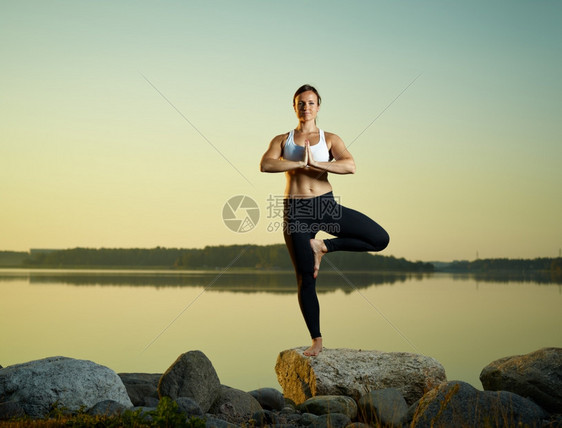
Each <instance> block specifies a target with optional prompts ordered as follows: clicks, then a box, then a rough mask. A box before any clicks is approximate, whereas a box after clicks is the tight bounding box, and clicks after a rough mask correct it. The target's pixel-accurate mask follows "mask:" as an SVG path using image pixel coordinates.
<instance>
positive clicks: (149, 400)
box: [143, 397, 160, 407]
mask: <svg viewBox="0 0 562 428" xmlns="http://www.w3.org/2000/svg"><path fill="white" fill-rule="evenodd" d="M159 403H160V400H159V399H158V397H145V399H144V404H143V407H158V404H159Z"/></svg>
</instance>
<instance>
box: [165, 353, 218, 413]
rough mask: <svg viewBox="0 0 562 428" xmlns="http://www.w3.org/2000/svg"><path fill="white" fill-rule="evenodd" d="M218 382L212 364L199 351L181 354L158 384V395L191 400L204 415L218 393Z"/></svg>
mask: <svg viewBox="0 0 562 428" xmlns="http://www.w3.org/2000/svg"><path fill="white" fill-rule="evenodd" d="M220 387H221V384H220V380H219V377H218V375H217V372H216V371H215V368H214V367H213V364H212V363H211V361H209V359H208V358H207V357H206V356H205V354H203V352H201V351H189V352H186V353H185V354H182V355H180V356H179V357H178V359H177V360H176V361H175V362H174V363H173V364H172V365H171V366H170V368H169V369H168V370H166V373H164V374H163V375H162V377H161V378H160V382H159V383H158V395H159V397H160V398H162V397H165V396H166V397H170V398H171V399H173V400H175V399H176V398H178V397H189V398H193V399H194V400H195V402H196V403H197V404H198V405H199V407H200V409H201V411H202V412H203V413H206V412H207V411H208V410H209V409H210V408H211V405H212V404H213V402H214V401H215V400H216V399H217V397H218V395H219V393H220Z"/></svg>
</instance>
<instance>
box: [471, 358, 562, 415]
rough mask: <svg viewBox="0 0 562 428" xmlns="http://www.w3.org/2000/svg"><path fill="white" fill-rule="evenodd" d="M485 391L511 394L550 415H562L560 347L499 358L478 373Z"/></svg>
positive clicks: (561, 360) (561, 361) (561, 362)
mask: <svg viewBox="0 0 562 428" xmlns="http://www.w3.org/2000/svg"><path fill="white" fill-rule="evenodd" d="M480 381H481V382H482V386H483V387H484V389H485V390H487V391H511V392H513V393H515V394H517V395H520V396H522V397H527V398H530V399H531V400H533V401H534V402H535V403H537V404H538V405H540V406H541V407H542V408H543V409H545V410H548V411H549V412H552V413H562V348H543V349H539V350H538V351H535V352H531V353H530V354H526V355H517V356H512V357H506V358H501V359H499V360H496V361H494V362H492V363H490V364H488V365H487V366H486V367H484V369H483V370H482V373H480Z"/></svg>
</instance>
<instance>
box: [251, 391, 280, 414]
mask: <svg viewBox="0 0 562 428" xmlns="http://www.w3.org/2000/svg"><path fill="white" fill-rule="evenodd" d="M248 394H250V395H251V396H252V397H254V398H255V399H256V400H258V403H260V406H261V407H262V408H263V409H265V410H282V409H283V407H285V398H284V397H283V394H281V392H280V391H278V390H276V389H275V388H260V389H254V390H253V391H250V392H248Z"/></svg>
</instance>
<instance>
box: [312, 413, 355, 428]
mask: <svg viewBox="0 0 562 428" xmlns="http://www.w3.org/2000/svg"><path fill="white" fill-rule="evenodd" d="M350 423H351V419H349V416H347V415H344V414H343V413H328V414H326V415H322V416H318V417H317V418H316V419H314V421H313V422H312V423H311V424H310V426H311V427H312V428H345V427H346V426H347V425H349V424H350Z"/></svg>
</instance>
